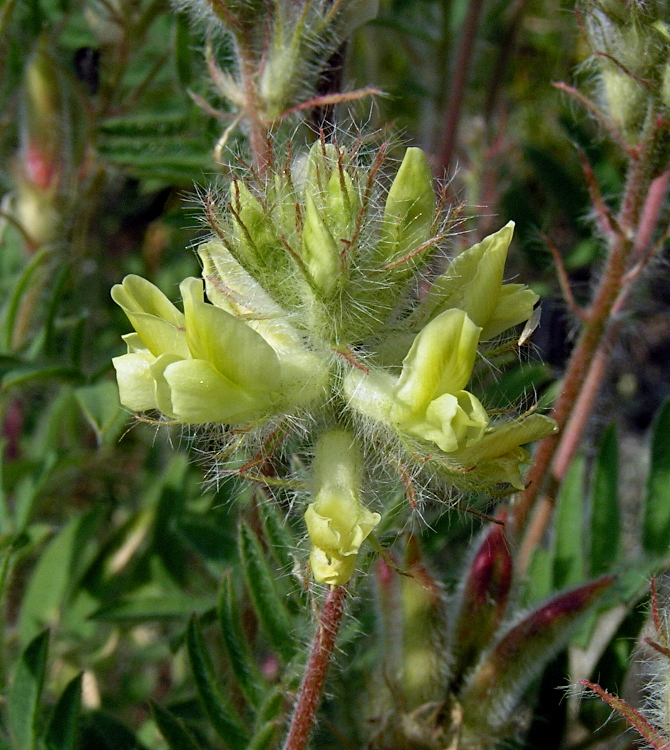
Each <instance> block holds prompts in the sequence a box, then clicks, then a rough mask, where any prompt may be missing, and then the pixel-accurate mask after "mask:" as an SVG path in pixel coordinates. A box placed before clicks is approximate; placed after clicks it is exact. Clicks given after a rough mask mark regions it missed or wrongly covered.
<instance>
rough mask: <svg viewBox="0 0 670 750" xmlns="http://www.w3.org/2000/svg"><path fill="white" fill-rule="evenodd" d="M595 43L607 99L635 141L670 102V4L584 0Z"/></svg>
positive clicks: (588, 28) (590, 37)
mask: <svg viewBox="0 0 670 750" xmlns="http://www.w3.org/2000/svg"><path fill="white" fill-rule="evenodd" d="M578 7H579V10H580V12H581V14H582V16H583V18H584V21H585V24H584V25H585V28H586V32H587V35H588V40H589V43H590V45H591V47H592V49H593V50H594V52H595V53H596V55H597V59H598V63H599V67H600V72H601V77H602V88H603V98H604V104H605V105H606V108H607V111H608V113H609V115H610V117H611V118H612V120H613V121H614V122H615V123H616V124H617V126H618V127H619V128H620V130H621V132H622V134H623V136H624V138H625V139H626V140H627V141H628V142H629V143H630V144H637V143H639V141H640V140H641V138H642V136H643V134H644V132H645V130H646V129H647V128H648V127H649V125H650V123H651V121H652V119H653V117H654V116H657V115H661V116H664V117H665V116H667V112H668V108H670V29H669V28H668V26H667V24H666V23H665V19H664V18H663V16H664V13H663V10H664V4H661V3H660V2H655V1H652V2H638V1H636V0H607V2H605V1H603V0H581V1H580V2H579V3H578Z"/></svg>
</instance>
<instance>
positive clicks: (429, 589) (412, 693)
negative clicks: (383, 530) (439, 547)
mask: <svg viewBox="0 0 670 750" xmlns="http://www.w3.org/2000/svg"><path fill="white" fill-rule="evenodd" d="M406 568H407V569H408V571H409V573H410V575H408V576H402V577H401V580H400V588H401V597H402V617H403V631H402V636H403V637H402V674H401V676H400V679H399V685H398V689H399V691H400V692H401V694H402V698H403V701H402V704H403V706H404V708H405V710H407V711H411V710H413V709H415V708H417V707H418V706H420V705H422V704H424V703H427V702H428V701H430V700H432V699H434V697H435V696H436V695H438V694H440V693H442V691H443V688H444V682H445V672H446V670H445V668H444V656H443V654H444V650H445V643H444V637H443V635H442V634H443V633H444V623H445V619H446V615H445V607H444V599H443V597H442V592H441V591H440V587H439V586H438V584H437V582H436V581H435V580H434V579H433V577H432V576H431V574H430V573H429V571H428V569H427V568H426V567H425V565H424V564H423V561H422V559H421V551H420V549H419V544H418V540H417V539H416V537H414V536H411V537H410V538H409V541H408V544H407V553H406Z"/></svg>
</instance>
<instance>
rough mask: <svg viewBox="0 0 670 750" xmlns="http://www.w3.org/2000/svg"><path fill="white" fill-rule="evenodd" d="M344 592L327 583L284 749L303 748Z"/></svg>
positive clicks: (330, 656) (339, 614) (315, 706)
mask: <svg viewBox="0 0 670 750" xmlns="http://www.w3.org/2000/svg"><path fill="white" fill-rule="evenodd" d="M346 593H347V591H346V589H345V588H344V586H331V588H330V591H329V592H328V595H327V597H326V601H325V603H324V605H323V609H322V610H321V614H320V616H319V624H318V625H317V629H316V635H315V636H314V642H313V643H312V650H311V653H310V655H309V661H308V662H307V668H306V670H305V675H304V677H303V680H302V685H301V686H300V693H299V694H298V701H297V703H296V706H295V711H294V713H293V718H292V719H291V726H290V728H289V732H288V737H287V738H286V742H285V743H284V750H304V748H306V747H307V743H308V742H309V738H310V736H311V734H312V729H313V727H314V720H315V719H316V712H317V710H318V708H319V704H320V702H321V694H322V693H323V687H324V685H325V682H326V676H327V675H328V667H329V666H330V662H331V659H332V656H333V651H334V649H335V639H336V638H337V631H338V630H339V627H340V622H341V620H342V613H343V612H344V600H345V598H346Z"/></svg>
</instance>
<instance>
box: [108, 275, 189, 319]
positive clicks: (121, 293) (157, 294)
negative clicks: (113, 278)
mask: <svg viewBox="0 0 670 750" xmlns="http://www.w3.org/2000/svg"><path fill="white" fill-rule="evenodd" d="M112 299H113V300H114V302H116V304H117V305H120V306H121V307H122V308H123V309H124V310H125V311H126V312H128V311H129V312H131V313H140V312H143V313H148V314H149V315H154V316H155V317H157V318H163V320H166V321H167V322H168V323H172V325H174V326H178V327H181V328H183V327H184V315H183V313H181V312H179V310H178V309H177V308H176V307H175V306H174V305H173V304H172V302H170V300H169V299H168V298H167V297H166V296H165V295H164V294H163V292H161V290H160V289H159V288H158V287H157V286H155V285H154V284H152V283H151V282H150V281H147V280H146V279H143V278H142V277H141V276H135V275H134V274H130V275H129V276H126V277H125V279H124V280H123V281H122V282H121V283H120V284H115V285H114V287H113V288H112Z"/></svg>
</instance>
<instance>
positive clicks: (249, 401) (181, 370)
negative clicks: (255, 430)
mask: <svg viewBox="0 0 670 750" xmlns="http://www.w3.org/2000/svg"><path fill="white" fill-rule="evenodd" d="M163 374H164V377H165V380H166V381H167V383H168V385H169V387H170V396H171V399H172V408H173V411H174V413H175V415H176V417H177V418H178V419H180V420H181V421H182V422H188V423H190V424H205V423H206V422H221V423H223V424H248V423H249V422H252V421H254V420H255V419H258V418H260V417H262V416H264V414H265V413H266V412H267V410H268V409H269V407H270V405H271V404H270V401H269V399H267V398H263V397H262V396H261V397H259V396H252V395H251V394H249V392H248V391H245V390H244V389H242V388H240V387H238V386H236V385H235V384H234V383H231V382H230V380H227V379H226V378H225V377H224V376H223V375H221V374H220V373H219V372H217V371H216V370H215V369H214V367H213V366H212V365H211V364H210V363H209V362H206V361H204V360H197V359H185V360H182V361H180V362H175V363H174V364H171V365H169V366H168V367H166V369H165V372H164V373H163Z"/></svg>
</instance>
